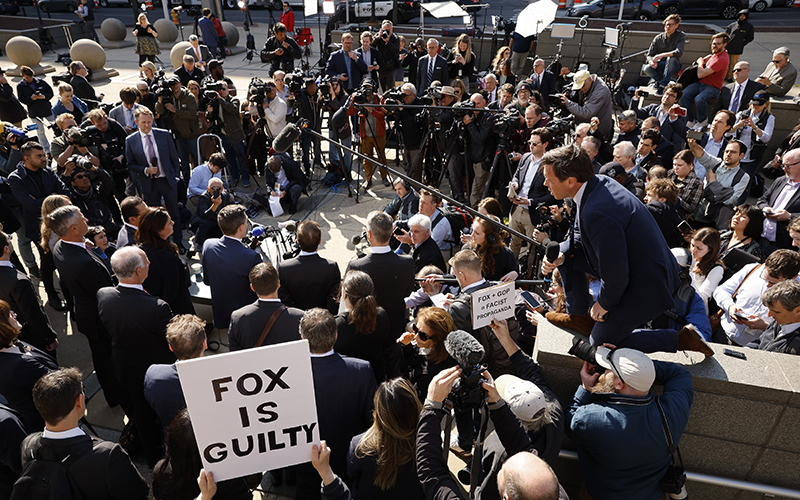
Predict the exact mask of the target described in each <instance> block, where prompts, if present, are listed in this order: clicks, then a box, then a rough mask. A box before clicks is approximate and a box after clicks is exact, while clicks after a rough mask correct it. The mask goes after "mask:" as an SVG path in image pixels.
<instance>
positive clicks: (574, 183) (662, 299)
mask: <svg viewBox="0 0 800 500" xmlns="http://www.w3.org/2000/svg"><path fill="white" fill-rule="evenodd" d="M542 166H543V167H544V177H545V186H547V187H548V188H549V189H550V192H551V193H552V194H553V196H555V198H556V199H557V200H563V199H564V198H573V199H574V200H575V205H576V207H577V213H576V214H573V217H574V219H573V220H574V222H573V224H572V230H571V233H570V235H569V236H568V237H567V239H566V241H564V242H563V243H561V251H560V253H559V255H558V258H556V260H555V261H554V262H550V261H549V260H547V259H545V260H544V262H543V263H542V271H543V272H544V273H545V274H549V273H551V272H552V271H553V269H555V268H556V267H559V270H560V271H561V278H562V280H563V283H564V289H565V292H566V298H567V311H568V312H569V314H558V313H548V314H547V319H548V321H550V322H551V323H553V324H554V325H556V326H559V327H565V328H573V329H577V330H579V331H581V333H585V334H587V335H590V340H591V343H592V345H594V346H599V345H603V343H606V342H608V343H611V344H614V345H616V346H618V347H630V348H632V349H637V350H640V351H642V352H658V351H664V352H676V351H677V350H692V351H699V352H703V353H704V354H706V355H707V356H711V355H713V354H714V352H713V351H712V350H711V349H710V348H709V347H708V346H707V345H705V343H704V342H703V341H702V339H701V338H700V336H699V334H697V331H696V330H694V329H693V328H690V325H687V327H686V328H684V329H683V330H681V331H680V333H679V334H678V335H675V331H674V330H643V331H637V332H636V333H635V334H634V335H631V332H633V330H634V329H635V328H637V327H638V326H639V325H641V324H643V323H646V322H648V321H650V320H651V319H653V318H655V317H656V316H658V315H659V314H661V313H662V312H664V311H666V310H667V309H670V308H672V307H673V305H674V299H673V297H672V294H673V292H675V290H676V289H677V288H678V285H679V284H680V278H679V276H678V265H677V264H676V263H675V259H674V257H672V254H671V253H670V251H669V248H668V247H667V244H666V241H664V236H663V235H662V234H661V231H660V230H659V229H658V225H657V224H656V223H655V220H653V217H652V216H650V214H649V213H648V212H647V208H646V207H645V206H644V205H643V204H642V203H641V202H640V201H639V200H638V199H637V198H636V197H635V196H634V195H633V194H631V193H630V192H629V191H628V190H627V189H625V188H624V187H623V186H622V185H621V184H619V183H617V182H614V181H613V180H611V179H610V178H607V177H604V176H595V175H594V169H593V168H592V163H591V161H590V160H589V156H588V155H587V154H586V153H585V152H584V151H583V150H582V149H580V148H579V147H577V146H574V145H569V146H563V147H560V148H558V149H554V150H552V151H550V152H548V153H545V155H544V156H543V157H542ZM587 273H588V274H591V275H592V276H595V277H597V278H598V279H599V280H600V295H599V296H598V299H597V302H595V303H594V304H592V296H591V295H590V294H589V285H588V281H587V280H586V274H587ZM587 312H588V313H589V316H591V317H587ZM593 322H596V323H595V324H594V325H592V323H593Z"/></svg>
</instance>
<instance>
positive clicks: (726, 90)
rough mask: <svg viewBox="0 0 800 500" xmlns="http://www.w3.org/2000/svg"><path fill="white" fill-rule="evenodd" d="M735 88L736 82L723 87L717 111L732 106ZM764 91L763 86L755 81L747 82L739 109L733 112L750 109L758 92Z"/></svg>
mask: <svg viewBox="0 0 800 500" xmlns="http://www.w3.org/2000/svg"><path fill="white" fill-rule="evenodd" d="M735 88H736V82H731V83H728V84H725V85H723V86H722V89H721V90H720V95H719V104H718V105H717V111H719V110H721V109H728V106H730V105H731V99H733V92H734V89H735ZM762 89H764V85H763V84H761V83H758V82H754V81H753V80H747V82H746V83H745V87H744V90H743V91H742V96H741V97H740V98H739V107H738V109H736V110H732V111H733V112H734V113H738V112H739V111H744V110H745V109H748V108H749V107H750V101H751V100H752V99H753V96H754V95H756V92H758V91H759V90H762Z"/></svg>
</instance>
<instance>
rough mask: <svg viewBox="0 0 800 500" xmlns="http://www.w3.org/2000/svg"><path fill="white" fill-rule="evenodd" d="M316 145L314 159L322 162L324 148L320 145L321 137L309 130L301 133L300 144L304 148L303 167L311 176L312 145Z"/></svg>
mask: <svg viewBox="0 0 800 500" xmlns="http://www.w3.org/2000/svg"><path fill="white" fill-rule="evenodd" d="M312 144H313V145H314V159H315V161H317V162H319V164H320V165H321V164H322V150H321V149H320V147H319V139H317V137H316V136H315V135H313V134H310V133H308V132H305V131H303V132H301V133H300V146H301V148H302V149H303V169H304V170H305V171H306V175H307V176H308V177H311V145H312Z"/></svg>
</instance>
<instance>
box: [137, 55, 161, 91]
mask: <svg viewBox="0 0 800 500" xmlns="http://www.w3.org/2000/svg"><path fill="white" fill-rule="evenodd" d="M156 71H157V69H156V65H155V63H154V62H153V61H145V62H143V63H140V64H139V76H140V77H141V78H142V80H144V82H145V83H146V84H147V87H148V88H152V86H153V80H155V77H156Z"/></svg>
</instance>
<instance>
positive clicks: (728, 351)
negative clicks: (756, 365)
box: [722, 348, 747, 359]
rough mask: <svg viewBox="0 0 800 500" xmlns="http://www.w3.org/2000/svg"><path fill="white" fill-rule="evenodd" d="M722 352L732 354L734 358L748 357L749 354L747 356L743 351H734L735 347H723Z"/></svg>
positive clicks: (727, 354)
mask: <svg viewBox="0 0 800 500" xmlns="http://www.w3.org/2000/svg"><path fill="white" fill-rule="evenodd" d="M722 354H725V355H726V356H731V357H732V358H739V359H747V356H745V355H744V353H743V352H739V351H734V350H733V349H727V348H726V349H723V350H722Z"/></svg>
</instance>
